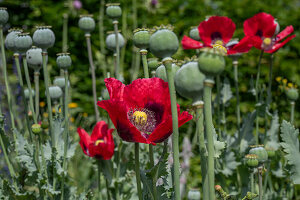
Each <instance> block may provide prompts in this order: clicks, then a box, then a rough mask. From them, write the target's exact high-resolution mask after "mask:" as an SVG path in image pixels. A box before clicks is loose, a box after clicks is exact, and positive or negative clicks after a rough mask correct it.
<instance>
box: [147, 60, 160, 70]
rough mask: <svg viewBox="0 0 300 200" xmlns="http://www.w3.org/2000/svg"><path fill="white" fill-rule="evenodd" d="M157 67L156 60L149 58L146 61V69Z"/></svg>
mask: <svg viewBox="0 0 300 200" xmlns="http://www.w3.org/2000/svg"><path fill="white" fill-rule="evenodd" d="M158 66H159V62H158V59H157V58H149V59H148V67H149V68H150V69H156V68H157V67H158Z"/></svg>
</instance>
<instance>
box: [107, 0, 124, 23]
mask: <svg viewBox="0 0 300 200" xmlns="http://www.w3.org/2000/svg"><path fill="white" fill-rule="evenodd" d="M106 6H107V8H106V14H107V16H108V17H110V18H112V19H114V20H116V19H118V18H120V17H121V15H122V9H121V7H120V4H119V3H110V4H106Z"/></svg>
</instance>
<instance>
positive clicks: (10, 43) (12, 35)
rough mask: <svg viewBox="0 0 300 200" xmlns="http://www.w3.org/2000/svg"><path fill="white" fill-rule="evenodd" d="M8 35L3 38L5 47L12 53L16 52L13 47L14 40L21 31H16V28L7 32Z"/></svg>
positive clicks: (14, 46)
mask: <svg viewBox="0 0 300 200" xmlns="http://www.w3.org/2000/svg"><path fill="white" fill-rule="evenodd" d="M8 32H9V33H8V34H7V36H6V38H5V42H4V43H5V47H6V48H7V49H8V50H10V51H12V52H16V51H17V49H16V45H15V39H16V37H17V36H18V34H19V33H22V30H21V29H17V28H12V29H9V30H8Z"/></svg>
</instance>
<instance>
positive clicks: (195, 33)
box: [189, 27, 201, 41]
mask: <svg viewBox="0 0 300 200" xmlns="http://www.w3.org/2000/svg"><path fill="white" fill-rule="evenodd" d="M189 36H190V37H191V38H192V39H193V40H197V41H200V40H201V38H200V35H199V30H198V27H193V28H192V29H191V30H190V33H189Z"/></svg>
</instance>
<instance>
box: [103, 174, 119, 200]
mask: <svg viewBox="0 0 300 200" xmlns="http://www.w3.org/2000/svg"><path fill="white" fill-rule="evenodd" d="M105 186H106V195H107V199H108V200H110V199H111V198H110V194H109V184H108V180H107V179H106V178H105ZM116 195H118V194H116Z"/></svg>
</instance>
